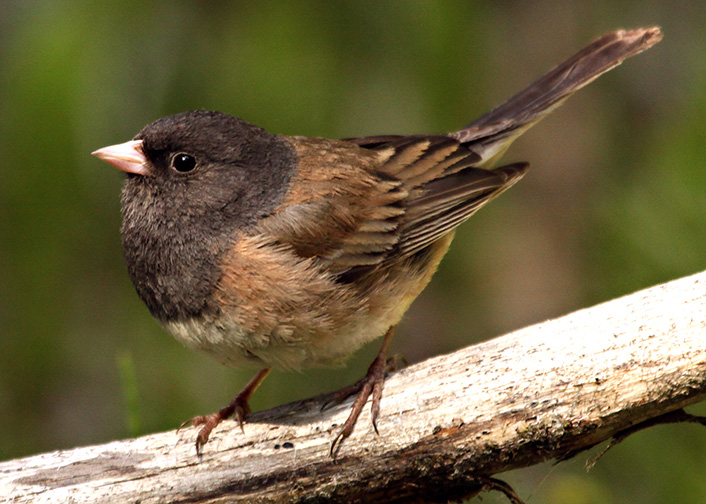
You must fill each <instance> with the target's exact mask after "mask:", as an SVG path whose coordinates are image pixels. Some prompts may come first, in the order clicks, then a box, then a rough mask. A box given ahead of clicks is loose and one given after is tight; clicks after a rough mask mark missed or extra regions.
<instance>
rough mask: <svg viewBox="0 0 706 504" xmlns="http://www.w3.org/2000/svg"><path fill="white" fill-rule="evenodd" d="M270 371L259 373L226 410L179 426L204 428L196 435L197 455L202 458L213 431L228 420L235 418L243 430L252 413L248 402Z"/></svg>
mask: <svg viewBox="0 0 706 504" xmlns="http://www.w3.org/2000/svg"><path fill="white" fill-rule="evenodd" d="M270 371H271V370H270V369H269V368H263V369H261V370H260V371H258V372H257V374H256V375H255V376H253V377H252V378H251V379H250V381H249V382H248V383H247V385H245V387H243V390H241V391H240V392H239V393H238V395H237V396H235V397H234V398H233V400H232V401H231V402H230V404H229V405H228V406H226V407H225V408H221V409H220V410H219V411H217V412H215V413H211V414H210V415H200V416H195V417H194V418H190V419H189V420H187V421H186V422H184V423H182V424H181V425H180V426H179V428H180V429H181V428H182V427H185V426H187V425H193V426H194V427H198V426H199V425H201V426H202V427H201V430H199V433H198V434H197V435H196V454H197V455H198V456H201V449H202V448H203V445H205V444H206V443H207V442H208V437H209V436H210V434H211V431H212V430H213V429H215V428H216V426H217V425H218V424H219V423H221V422H222V421H223V420H225V419H226V418H229V417H231V416H234V417H235V419H236V420H237V421H238V425H240V429H241V430H242V429H243V420H245V417H246V415H248V414H249V413H250V406H249V405H248V400H250V396H252V394H253V392H255V390H256V389H257V387H258V386H259V385H260V384H261V383H262V381H263V380H264V379H265V377H266V376H267V375H268V374H270Z"/></svg>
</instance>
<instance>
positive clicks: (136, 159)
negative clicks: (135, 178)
mask: <svg viewBox="0 0 706 504" xmlns="http://www.w3.org/2000/svg"><path fill="white" fill-rule="evenodd" d="M91 154H92V155H93V156H96V157H97V158H100V159H102V160H103V161H105V162H106V163H109V164H111V165H113V166H115V167H116V168H117V169H118V170H122V171H124V172H125V173H134V174H135V175H149V170H148V168H147V166H148V163H147V158H146V157H145V154H144V152H142V140H130V141H129V142H125V143H121V144H117V145H110V146H108V147H103V148H102V149H98V150H97V151H94V152H91Z"/></svg>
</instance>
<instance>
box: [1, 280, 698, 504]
mask: <svg viewBox="0 0 706 504" xmlns="http://www.w3.org/2000/svg"><path fill="white" fill-rule="evenodd" d="M705 329H706V272H705V273H700V274H697V275H693V276H691V277H687V278H683V279H680V280H676V281H673V282H670V283H668V284H665V285H660V286H656V287H653V288H650V289H647V290H644V291H641V292H638V293H636V294H632V295H630V296H626V297H623V298H620V299H616V300H613V301H610V302H608V303H604V304H601V305H598V306H595V307H592V308H588V309H585V310H580V311H577V312H575V313H572V314H570V315H567V316H565V317H562V318H559V319H556V320H550V321H547V322H543V323H541V324H537V325H534V326H531V327H527V328H525V329H521V330H519V331H516V332H513V333H511V334H508V335H505V336H503V337H500V338H496V339H493V340H491V341H487V342H485V343H482V344H479V345H475V346H472V347H468V348H465V349H463V350H459V351H458V352H455V353H452V354H450V355H444V356H440V357H435V358H432V359H429V360H427V361H424V362H421V363H419V364H416V365H414V366H410V367H408V368H406V369H403V370H401V371H399V372H396V373H394V374H393V375H392V376H390V377H389V378H388V380H387V382H386V385H385V392H384V397H383V401H382V411H381V416H380V419H379V420H378V426H379V428H380V433H381V435H380V436H376V435H375V434H374V432H373V429H372V426H371V425H370V418H369V412H368V411H367V410H366V412H364V414H363V415H361V418H360V420H359V422H358V426H357V428H356V430H355V432H354V433H353V435H352V436H351V437H350V438H349V439H348V440H346V442H345V443H344V445H343V446H342V448H341V450H340V452H339V456H338V458H337V459H336V460H332V459H331V458H330V457H329V456H328V451H329V443H330V441H331V439H332V437H333V436H334V435H335V433H336V432H337V428H338V427H337V426H339V425H340V424H341V423H342V422H343V421H344V420H345V418H346V416H347V415H348V409H349V408H350V401H347V402H345V403H343V404H341V405H338V406H335V407H333V408H331V409H329V410H326V411H323V412H321V411H320V407H321V404H322V403H323V401H324V400H325V398H323V397H316V398H313V399H309V400H306V401H301V402H297V403H292V404H288V405H284V406H281V407H278V408H274V409H271V410H268V411H263V412H258V413H255V414H253V415H251V416H250V417H249V421H248V423H247V424H246V425H245V433H241V432H240V429H239V428H238V427H237V424H236V423H235V422H225V423H224V424H222V425H221V426H219V428H218V429H217V430H216V431H215V432H214V433H213V435H212V439H211V441H210V442H209V443H208V444H207V445H206V447H205V453H204V456H203V460H202V461H199V460H198V458H197V457H196V456H195V454H194V446H193V440H194V436H195V431H194V430H193V429H185V430H183V431H181V432H180V433H175V432H174V431H170V432H166V433H161V434H154V435H150V436H144V437H141V438H137V439H129V440H125V441H116V442H112V443H108V444H104V445H99V446H90V447H85V448H76V449H73V450H66V451H59V452H53V453H47V454H43V455H38V456H33V457H28V458H24V459H18V460H12V461H8V462H4V463H1V464H0V502H9V501H12V502H13V503H20V502H23V503H24V502H32V503H38V502H65V501H70V502H74V503H85V502H137V501H139V502H142V503H153V502H198V503H205V502H224V501H227V502H300V501H304V500H306V501H307V502H325V501H327V500H332V499H335V500H336V501H340V502H360V501H373V502H397V501H405V502H409V501H414V500H415V499H420V500H421V499H423V500H424V501H425V502H429V501H433V500H435V499H437V500H440V501H445V500H447V499H450V498H460V497H462V496H470V495H474V494H475V493H477V492H479V491H480V490H482V489H491V488H494V489H500V490H502V482H499V481H498V480H495V479H492V478H491V475H493V474H497V473H499V472H502V471H506V470H509V469H514V468H519V467H524V466H529V465H532V464H537V463H539V462H542V461H545V460H548V459H552V458H557V459H561V458H563V457H567V456H571V455H572V454H575V453H576V452H578V451H580V450H582V449H585V448H587V447H590V446H593V445H595V444H597V443H600V442H602V441H605V440H607V439H611V438H612V437H614V436H617V437H618V438H620V436H621V435H622V433H624V432H626V431H627V432H631V431H630V429H633V430H637V429H635V426H637V425H639V424H642V423H644V422H648V424H649V422H650V421H652V422H654V421H655V419H657V418H658V417H660V416H662V415H665V414H667V413H670V412H673V411H676V410H679V409H681V408H683V407H684V406H687V405H689V404H692V403H695V402H697V401H700V400H702V399H704V397H705V394H706V345H704V344H703V341H704V340H703V338H704V332H705ZM665 418H670V417H669V415H667V417H665ZM656 421H659V420H656ZM670 421H674V420H673V419H671V420H670Z"/></svg>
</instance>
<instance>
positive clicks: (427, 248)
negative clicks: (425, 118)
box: [92, 27, 662, 457]
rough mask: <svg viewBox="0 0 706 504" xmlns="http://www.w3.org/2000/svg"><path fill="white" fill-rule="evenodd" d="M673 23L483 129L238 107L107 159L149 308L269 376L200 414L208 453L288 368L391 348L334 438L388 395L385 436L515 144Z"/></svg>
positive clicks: (563, 76) (357, 387)
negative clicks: (461, 245)
mask: <svg viewBox="0 0 706 504" xmlns="http://www.w3.org/2000/svg"><path fill="white" fill-rule="evenodd" d="M661 38H662V33H661V31H660V29H659V28H658V27H652V28H640V29H635V30H618V31H614V32H611V33H608V34H606V35H604V36H602V37H600V38H598V39H597V40H595V41H594V42H593V43H591V44H590V45H588V46H586V47H585V48H584V49H582V50H581V51H579V52H578V53H576V54H575V55H573V56H571V57H570V58H568V59H567V60H566V61H564V62H563V63H561V64H559V65H557V66H556V67H554V68H553V69H552V70H550V71H549V72H548V73H546V74H545V75H544V76H542V77H540V78H539V79H537V80H536V81H534V82H533V83H532V84H530V85H529V86H528V87H527V88H525V89H524V90H522V91H520V92H519V93H517V94H516V95H514V96H513V97H512V98H510V99H509V100H507V101H506V102H504V103H502V104H501V105H499V106H498V107H496V108H494V109H492V110H491V111H490V112H488V113H486V114H485V115H483V116H481V117H480V118H479V119H477V120H475V121H473V122H471V123H470V124H468V125H467V126H466V127H464V128H462V129H460V130H458V131H455V132H452V133H448V134H416V135H378V136H366V137H358V138H347V139H339V140H334V139H326V138H309V137H303V136H283V135H276V134H272V133H269V132H267V131H265V130H264V129H262V128H259V127H257V126H255V125H252V124H250V123H248V122H246V121H244V120H242V119H238V118H236V117H233V116H231V115H228V114H225V113H223V112H216V111H207V110H196V111H190V112H183V113H178V114H175V115H171V116H167V117H163V118H161V119H158V120H156V121H154V122H152V123H150V124H148V125H147V126H145V127H144V128H143V129H142V130H141V131H140V132H139V133H138V134H137V135H136V136H135V137H134V138H133V139H132V140H129V141H127V142H124V143H121V144H116V145H111V146H108V147H104V148H101V149H98V150H96V151H95V152H93V153H92V154H93V155H95V156H97V157H98V158H100V159H101V160H103V161H106V162H108V163H109V164H111V165H113V166H114V167H116V168H118V169H119V170H122V171H123V172H125V173H126V174H127V177H126V179H125V181H124V185H123V188H122V195H121V208H122V210H121V213H122V226H121V234H122V244H123V249H124V255H125V260H126V264H127V270H128V273H129V275H130V277H131V279H132V282H133V284H134V287H135V289H136V291H137V294H138V295H139V297H140V298H141V299H142V301H144V303H145V304H146V305H147V308H148V309H149V311H150V313H151V314H152V315H153V316H154V317H155V318H156V319H157V320H158V321H159V322H160V324H161V325H162V326H163V327H164V328H165V329H166V331H168V332H169V333H171V334H172V335H173V336H174V337H175V338H176V339H177V340H178V341H180V342H181V343H183V344H184V345H185V346H187V347H189V348H192V349H195V350H197V351H200V352H202V353H205V354H207V355H208V356H210V357H212V358H213V359H215V360H216V361H218V362H220V363H222V364H224V365H227V366H241V365H248V364H249V365H254V366H256V367H258V368H259V370H258V371H257V373H256V374H255V375H254V376H253V378H252V379H251V380H250V381H249V382H248V383H247V384H246V385H245V387H244V388H243V389H242V390H241V391H240V392H239V393H238V394H237V395H236V397H235V398H234V399H233V400H232V401H231V402H230V403H229V404H228V405H227V406H225V407H224V408H222V409H221V410H219V411H217V412H215V413H212V414H209V415H201V416H196V417H194V418H191V419H189V420H187V421H186V422H184V423H183V424H182V426H181V427H185V426H194V427H199V431H198V434H197V436H196V443H195V444H196V452H197V455H199V456H201V454H202V450H203V447H204V445H205V444H206V443H207V441H208V439H209V436H210V434H211V432H212V431H213V429H215V428H216V427H217V426H218V425H219V424H220V423H221V422H222V421H224V420H225V419H227V418H230V417H234V418H235V419H236V420H237V421H238V422H239V424H240V426H241V428H242V426H243V422H244V420H245V419H246V417H247V415H248V414H249V413H250V408H249V405H248V401H249V399H250V397H251V396H252V394H253V392H254V391H255V389H257V387H258V386H259V385H260V383H261V382H262V381H263V380H264V379H265V377H266V376H267V375H268V374H269V372H270V370H271V369H282V370H299V369H303V368H308V367H315V366H331V365H336V364H340V363H342V362H343V361H345V359H346V358H347V357H348V356H349V355H350V354H352V353H353V352H355V351H356V350H358V349H359V348H360V347H361V346H363V345H365V344H366V343H369V342H371V341H373V340H376V339H378V338H380V337H382V344H381V347H380V351H379V353H378V355H377V357H376V358H375V359H374V361H373V362H372V364H371V365H370V367H369V368H368V371H367V373H366V374H365V376H364V377H363V378H362V379H361V380H360V381H358V382H357V383H355V384H353V385H351V386H349V387H345V388H344V389H341V390H340V391H338V392H337V393H335V394H334V400H335V401H337V402H341V401H343V400H345V399H346V398H348V397H351V396H355V400H354V401H353V404H352V406H351V411H350V414H349V416H348V418H347V420H346V421H345V423H344V424H343V425H342V426H341V428H340V430H339V431H338V432H337V433H336V435H335V436H334V437H333V440H332V442H331V445H330V455H331V456H332V457H335V456H336V454H337V453H338V450H339V449H340V447H341V444H342V443H343V441H344V440H345V439H346V438H347V437H348V436H350V435H351V433H352V432H353V429H354V427H355V425H356V422H357V419H358V417H359V415H360V413H361V412H362V411H363V409H364V407H365V405H366V403H367V402H368V400H369V399H371V401H370V402H371V417H372V424H373V427H374V429H375V431H376V432H377V431H378V428H377V418H378V416H379V412H380V404H381V398H382V393H383V384H384V380H385V376H386V375H387V374H388V373H389V372H390V371H391V370H392V369H393V368H394V362H393V360H392V359H388V358H387V354H388V350H389V347H390V343H391V340H392V337H393V334H394V332H395V328H396V326H397V325H398V323H399V322H400V320H401V319H402V317H403V315H404V313H405V311H406V310H407V309H408V308H409V306H410V304H411V303H412V301H414V299H415V298H416V297H417V296H418V295H419V294H420V293H421V291H422V290H423V289H424V288H425V286H426V285H427V283H428V282H429V281H430V280H431V278H432V275H433V274H434V272H435V271H436V269H437V267H438V265H439V263H440V261H441V260H442V258H443V256H444V254H445V253H446V252H447V250H448V248H449V245H450V244H451V240H452V238H453V236H454V233H455V230H456V228H457V227H458V226H459V225H460V224H461V223H463V222H464V221H466V220H467V219H468V218H469V217H470V216H471V215H473V214H474V213H475V212H476V211H477V210H479V209H480V208H481V207H483V206H484V205H486V204H487V203H489V202H490V201H492V200H493V199H494V198H496V197H497V196H499V195H500V194H502V193H503V192H505V191H506V190H507V189H509V188H510V187H511V186H512V185H514V184H515V183H516V182H517V181H518V180H520V178H522V176H523V175H524V174H525V173H526V172H527V168H528V163H525V162H519V163H512V164H507V165H502V166H499V167H495V164H496V162H497V161H498V159H499V158H500V157H501V156H502V154H503V153H504V152H505V151H506V149H507V148H508V147H509V146H510V144H511V143H512V141H513V140H515V139H516V138H517V137H518V136H519V135H521V134H522V133H524V132H525V131H526V130H527V129H528V128H529V127H531V126H532V125H534V124H535V123H536V122H537V121H539V120H540V119H542V118H543V117H544V116H546V115H547V114H548V113H549V112H551V111H552V110H554V109H555V108H556V107H557V106H559V105H560V104H561V103H562V102H563V101H564V100H565V99H566V98H568V97H569V96H570V95H572V94H573V93H574V92H576V91H577V90H578V89H580V88H581V87H583V86H585V85H586V84H588V83H589V82H591V81H593V80H594V79H596V78H597V77H598V76H600V75H601V74H603V73H604V72H607V71H608V70H610V69H612V68H614V67H615V66H617V65H619V64H620V63H621V62H622V61H623V60H624V59H626V58H628V57H631V56H633V55H635V54H637V53H639V52H641V51H643V50H645V49H647V48H649V47H651V46H652V45H654V44H656V43H657V42H659V41H660V40H661Z"/></svg>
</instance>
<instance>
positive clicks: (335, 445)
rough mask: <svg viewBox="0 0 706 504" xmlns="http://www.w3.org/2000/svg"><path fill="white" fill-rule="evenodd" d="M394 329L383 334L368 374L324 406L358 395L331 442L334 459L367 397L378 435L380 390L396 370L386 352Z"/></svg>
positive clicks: (336, 394)
mask: <svg viewBox="0 0 706 504" xmlns="http://www.w3.org/2000/svg"><path fill="white" fill-rule="evenodd" d="M395 327H396V326H393V327H390V329H388V331H387V333H385V337H384V338H383V340H382V345H381V346H380V352H378V355H377V357H376V358H375V360H374V361H373V363H372V364H370V367H369V368H368V372H367V373H366V374H365V376H364V377H363V378H362V379H361V380H359V381H358V382H357V383H355V384H354V385H351V386H349V387H344V388H342V389H341V390H339V391H337V392H336V393H335V395H334V397H333V399H331V400H330V401H328V402H327V403H326V404H325V405H324V407H325V406H326V405H328V404H330V403H332V402H341V401H343V400H344V399H346V398H347V397H350V396H352V395H353V394H358V397H356V399H355V401H354V402H353V406H352V407H351V412H350V415H348V419H347V420H346V421H345V423H344V424H343V427H342V428H341V430H340V432H339V433H338V434H337V435H336V437H335V438H333V441H332V443H331V450H330V452H329V454H330V455H331V457H333V458H335V457H336V453H337V452H338V450H339V448H340V447H341V444H342V443H343V441H344V440H345V439H346V438H347V437H348V436H350V435H351V433H352V432H353V428H354V427H355V424H356V422H357V421H358V417H359V416H360V413H361V412H362V411H363V407H364V406H365V403H366V401H367V400H368V397H370V396H372V403H371V405H370V417H371V419H372V422H373V428H374V429H375V433H376V434H377V433H378V426H377V419H378V415H379V414H380V399H381V398H382V388H383V385H384V383H385V374H386V373H388V372H390V371H393V370H394V369H395V368H396V359H395V358H391V359H389V360H388V359H387V351H388V349H389V348H390V343H391V342H392V335H393V334H394V333H395Z"/></svg>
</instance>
